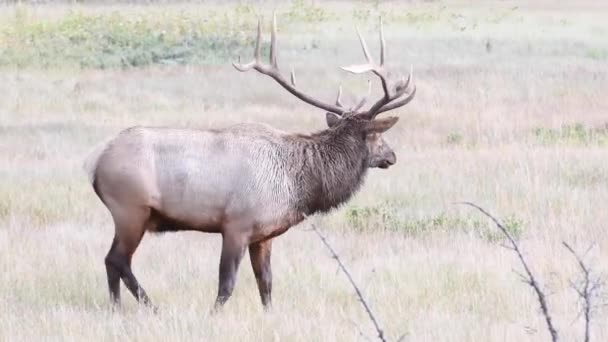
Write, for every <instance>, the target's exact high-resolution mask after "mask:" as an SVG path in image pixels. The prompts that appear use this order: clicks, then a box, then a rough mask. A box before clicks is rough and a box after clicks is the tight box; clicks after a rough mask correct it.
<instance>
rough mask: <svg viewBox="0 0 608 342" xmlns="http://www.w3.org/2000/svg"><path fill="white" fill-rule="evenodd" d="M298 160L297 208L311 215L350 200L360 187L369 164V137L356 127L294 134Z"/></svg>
mask: <svg viewBox="0 0 608 342" xmlns="http://www.w3.org/2000/svg"><path fill="white" fill-rule="evenodd" d="M294 139H295V141H294V142H295V147H296V151H294V152H295V154H297V158H294V160H297V161H298V163H297V164H299V165H294V170H293V171H294V173H295V175H296V177H295V181H296V184H295V186H296V189H297V190H296V196H297V197H296V198H297V200H296V210H298V211H300V212H301V213H303V214H306V215H310V214H314V213H316V212H327V211H329V210H331V209H333V208H335V207H338V206H339V205H340V204H342V203H344V202H346V201H347V200H348V199H350V197H351V196H352V195H353V194H354V193H355V192H356V191H357V190H358V189H359V188H360V186H361V184H362V183H363V179H364V177H365V174H366V172H367V168H368V150H367V146H366V143H365V140H364V139H362V138H361V137H360V134H359V133H358V132H356V131H354V128H352V127H345V126H342V127H338V128H335V129H328V130H324V131H321V132H318V133H315V134H312V135H310V136H304V135H298V136H294Z"/></svg>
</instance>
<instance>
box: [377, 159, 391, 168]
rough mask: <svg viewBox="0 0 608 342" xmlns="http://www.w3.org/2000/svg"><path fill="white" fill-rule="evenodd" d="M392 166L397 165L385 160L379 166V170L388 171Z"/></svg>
mask: <svg viewBox="0 0 608 342" xmlns="http://www.w3.org/2000/svg"><path fill="white" fill-rule="evenodd" d="M392 165H395V163H394V162H390V161H388V160H383V161H382V162H381V163H380V164H379V165H378V167H379V168H381V169H385V170H386V169H388V168H389V166H392Z"/></svg>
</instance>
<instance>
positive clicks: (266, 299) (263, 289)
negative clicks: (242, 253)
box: [249, 239, 272, 310]
mask: <svg viewBox="0 0 608 342" xmlns="http://www.w3.org/2000/svg"><path fill="white" fill-rule="evenodd" d="M271 250H272V240H271V239H269V240H266V241H261V242H256V243H252V244H251V245H249V258H250V259H251V267H253V273H254V274H255V280H256V281H257V283H258V290H259V291H260V298H261V299H262V305H264V309H266V310H268V309H270V307H271V305H272V270H271V268H270V254H271Z"/></svg>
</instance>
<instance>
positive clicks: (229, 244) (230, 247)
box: [215, 234, 246, 310]
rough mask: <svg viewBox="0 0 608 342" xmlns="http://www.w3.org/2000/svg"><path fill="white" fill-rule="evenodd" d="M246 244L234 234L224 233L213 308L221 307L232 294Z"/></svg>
mask: <svg viewBox="0 0 608 342" xmlns="http://www.w3.org/2000/svg"><path fill="white" fill-rule="evenodd" d="M245 247H246V244H245V243H244V242H243V241H240V239H239V238H238V237H236V236H231V235H228V234H224V236H223V240H222V256H221V258H220V280H219V286H218V291H217V299H216V300H215V309H216V310H217V309H219V308H221V307H222V306H223V305H224V303H226V301H227V300H228V298H230V296H231V295H232V290H233V289H234V283H235V282H236V273H237V271H238V268H239V264H240V263H241V259H242V258H243V253H244V252H245Z"/></svg>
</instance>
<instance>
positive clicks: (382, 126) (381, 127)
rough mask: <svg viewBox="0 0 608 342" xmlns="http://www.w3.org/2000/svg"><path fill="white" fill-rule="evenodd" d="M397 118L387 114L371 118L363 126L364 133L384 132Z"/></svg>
mask: <svg viewBox="0 0 608 342" xmlns="http://www.w3.org/2000/svg"><path fill="white" fill-rule="evenodd" d="M398 120H399V118H398V117H396V116H389V117H388V118H384V119H377V120H372V121H370V122H368V123H367V125H366V126H365V132H366V133H368V134H369V133H378V134H379V133H384V132H386V131H388V130H389V128H391V127H393V125H394V124H396V123H397V121H398Z"/></svg>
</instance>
